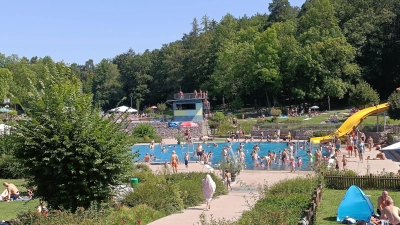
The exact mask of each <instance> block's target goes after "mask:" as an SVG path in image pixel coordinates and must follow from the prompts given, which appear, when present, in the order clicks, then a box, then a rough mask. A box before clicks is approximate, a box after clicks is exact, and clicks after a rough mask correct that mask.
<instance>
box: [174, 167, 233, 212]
mask: <svg viewBox="0 0 400 225" xmlns="http://www.w3.org/2000/svg"><path fill="white" fill-rule="evenodd" d="M205 176H206V174H205V173H200V172H192V173H177V174H173V175H171V176H167V177H166V180H167V183H177V184H178V187H179V190H180V191H181V193H182V199H183V204H184V207H185V208H187V207H189V206H193V205H199V204H201V203H202V202H204V196H203V191H202V186H201V182H202V180H203V179H204V178H205ZM210 176H211V178H212V179H213V180H214V182H215V183H216V186H217V188H216V190H215V194H214V196H219V195H222V194H227V189H226V188H225V185H224V184H223V183H222V181H221V179H219V178H218V177H217V176H215V175H214V174H213V173H210Z"/></svg>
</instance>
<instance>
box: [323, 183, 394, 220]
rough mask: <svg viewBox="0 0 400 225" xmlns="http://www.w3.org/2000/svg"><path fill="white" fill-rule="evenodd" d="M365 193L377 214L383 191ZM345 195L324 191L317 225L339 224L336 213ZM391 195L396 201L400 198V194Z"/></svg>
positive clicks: (344, 192)
mask: <svg viewBox="0 0 400 225" xmlns="http://www.w3.org/2000/svg"><path fill="white" fill-rule="evenodd" d="M363 191H364V193H365V194H366V195H367V196H368V197H369V199H370V200H371V202H372V204H373V205H374V209H375V212H376V205H377V201H378V197H379V196H380V195H381V194H382V190H363ZM345 194H346V190H333V189H323V192H322V202H321V204H320V206H319V207H318V210H317V223H316V224H324V225H325V224H326V225H329V224H338V222H336V213H337V210H338V207H339V204H340V202H341V201H342V199H343V197H344V195H345ZM389 195H390V196H391V197H392V198H393V199H395V200H396V199H399V198H400V192H395V191H389Z"/></svg>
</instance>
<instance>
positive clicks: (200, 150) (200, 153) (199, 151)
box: [196, 143, 203, 162]
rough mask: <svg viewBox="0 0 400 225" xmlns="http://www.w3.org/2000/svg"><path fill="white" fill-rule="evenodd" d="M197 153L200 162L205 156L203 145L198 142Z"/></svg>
mask: <svg viewBox="0 0 400 225" xmlns="http://www.w3.org/2000/svg"><path fill="white" fill-rule="evenodd" d="M196 154H197V156H198V158H199V159H198V161H199V162H200V159H201V157H202V156H203V146H202V145H201V144H200V143H198V144H197V148H196Z"/></svg>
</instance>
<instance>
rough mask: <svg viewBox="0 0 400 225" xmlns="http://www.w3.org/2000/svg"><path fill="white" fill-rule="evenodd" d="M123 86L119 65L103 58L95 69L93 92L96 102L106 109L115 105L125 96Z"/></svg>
mask: <svg viewBox="0 0 400 225" xmlns="http://www.w3.org/2000/svg"><path fill="white" fill-rule="evenodd" d="M121 87H122V84H121V82H120V74H119V71H118V68H117V66H116V65H115V64H113V63H112V62H111V60H108V59H103V60H101V62H100V63H99V64H97V65H96V68H95V70H94V77H93V92H92V93H93V95H94V102H96V103H97V104H99V105H100V106H104V107H105V108H106V109H109V108H112V107H114V106H115V105H116V104H117V103H118V101H119V100H121V99H122V97H123V96H122V92H121Z"/></svg>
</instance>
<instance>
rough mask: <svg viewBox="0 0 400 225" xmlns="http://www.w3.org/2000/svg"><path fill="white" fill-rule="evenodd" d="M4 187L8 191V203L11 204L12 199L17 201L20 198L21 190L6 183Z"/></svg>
mask: <svg viewBox="0 0 400 225" xmlns="http://www.w3.org/2000/svg"><path fill="white" fill-rule="evenodd" d="M3 185H4V187H6V188H7V191H8V196H7V202H9V201H10V200H11V199H12V200H16V199H18V198H19V190H18V188H17V187H16V186H15V185H14V184H11V183H7V182H4V183H3Z"/></svg>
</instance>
